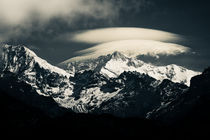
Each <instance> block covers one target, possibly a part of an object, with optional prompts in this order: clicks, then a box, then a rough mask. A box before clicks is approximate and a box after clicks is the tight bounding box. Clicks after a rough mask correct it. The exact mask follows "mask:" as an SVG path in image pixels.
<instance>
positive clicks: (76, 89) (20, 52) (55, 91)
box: [0, 45, 210, 133]
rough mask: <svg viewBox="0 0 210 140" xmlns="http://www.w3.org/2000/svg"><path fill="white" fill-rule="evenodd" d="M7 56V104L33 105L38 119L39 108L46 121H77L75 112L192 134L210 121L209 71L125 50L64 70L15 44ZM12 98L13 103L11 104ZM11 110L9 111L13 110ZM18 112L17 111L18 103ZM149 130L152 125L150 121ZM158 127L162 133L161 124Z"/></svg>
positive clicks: (1, 80)
mask: <svg viewBox="0 0 210 140" xmlns="http://www.w3.org/2000/svg"><path fill="white" fill-rule="evenodd" d="M1 57H2V58H1V74H0V85H1V86H0V91H1V93H2V94H1V96H2V102H1V103H2V104H3V105H2V106H11V105H13V104H14V103H15V104H17V103H18V105H17V106H19V102H21V105H20V106H23V105H22V103H23V104H24V109H25V105H27V106H30V107H32V110H35V112H36V113H35V114H34V112H32V114H33V115H32V116H33V119H34V117H35V118H36V119H37V118H39V117H40V116H39V115H40V111H38V113H37V111H36V110H37V109H38V110H41V112H44V114H45V115H44V116H43V115H41V116H42V117H44V118H45V119H46V117H47V116H50V118H63V117H62V116H66V115H65V114H68V113H70V114H71V115H70V116H69V115H67V116H68V117H70V118H71V119H72V117H73V116H75V115H74V113H76V114H81V113H82V114H83V113H84V114H87V115H89V114H91V115H96V116H100V115H103V114H110V115H113V116H116V117H119V118H136V117H137V118H143V119H146V120H152V121H157V122H162V123H164V124H170V125H172V124H173V126H178V128H179V129H181V127H184V128H185V127H186V126H187V127H186V129H188V130H191V129H190V127H189V126H192V128H194V127H193V126H194V125H196V126H202V125H203V124H205V123H206V122H210V121H209V120H208V118H209V117H210V115H209V114H210V113H209V111H208V108H209V107H210V104H209V101H210V89H209V84H210V81H209V79H210V69H209V68H207V69H205V70H204V71H203V72H202V73H200V72H195V71H192V70H188V69H186V68H184V67H181V66H177V65H174V64H172V65H167V66H155V65H152V64H148V63H145V62H143V61H141V60H138V59H136V58H129V57H127V56H125V55H123V54H121V53H119V52H114V53H113V54H110V55H107V56H100V57H99V58H97V59H92V60H86V61H78V62H71V63H68V64H65V65H64V64H63V65H62V68H58V67H56V66H53V65H51V64H49V63H48V62H47V61H45V60H43V59H41V58H40V57H38V56H37V55H36V54H35V53H34V52H33V51H31V50H30V49H28V48H27V47H24V46H12V45H3V46H2V54H1ZM5 93H6V94H5ZM10 97H11V98H12V100H11V99H10ZM7 100H9V102H6V105H5V104H4V103H5V101H7ZM16 100H17V101H18V102H17V101H16ZM13 102H14V103H13ZM16 102H17V103H16ZM6 108H7V109H6V112H7V111H8V110H11V107H9V108H8V107H6ZM12 108H13V109H12V110H13V111H14V109H15V108H16V105H15V107H14V106H12ZM21 108H22V107H21ZM26 108H28V107H26ZM15 110H16V109H15ZM15 112H16V111H15ZM72 113H73V114H72ZM37 114H39V115H38V116H37ZM41 114H42V113H41ZM13 115H14V114H13ZM34 115H35V116H34ZM72 115H73V116H72ZM76 116H78V115H76ZM76 116H75V117H76ZM82 116H83V115H82ZM80 117H81V116H80ZM84 117H85V116H84ZM9 118H10V117H9ZM23 118H25V117H23ZM82 118H83V117H82ZM88 118H89V117H88ZM93 118H95V117H93ZM96 118H98V117H96ZM99 118H100V117H99ZM102 118H103V121H104V117H102ZM13 119H14V118H13ZM17 119H18V118H17ZM33 119H32V120H33ZM45 119H44V120H45ZM66 119H67V118H66V117H64V120H66ZM11 120H12V118H11ZM21 120H22V119H21ZM30 120H31V119H30ZM47 120H48V119H47ZM50 120H51V119H50ZM73 120H75V118H74V119H73ZM105 120H106V121H104V123H106V122H107V121H108V120H110V117H108V119H107V117H105ZM111 120H112V119H111ZM18 121H19V120H18ZM78 121H79V122H80V121H81V120H78ZM88 121H89V120H87V122H86V123H88ZM128 122H130V121H128ZM143 122H144V121H143ZM10 123H11V122H10ZM24 123H26V122H25V121H24ZM27 123H28V122H27ZM27 123H26V124H27ZM34 123H35V124H37V123H38V122H34ZM71 123H72V121H71ZM141 123H142V121H141ZM12 124H13V123H12ZM201 124H202V125H201ZM7 125H8V124H6V126H7ZM21 125H22V124H21ZM31 125H32V126H33V124H30V125H29V126H31ZM104 125H105V124H103V126H104ZM144 126H148V125H147V123H146V125H144ZM149 126H151V125H149ZM27 127H28V125H27ZM151 127H153V125H152V126H151ZM154 127H155V129H156V127H159V125H155V126H154ZM73 129H75V128H73ZM125 129H126V131H128V130H127V128H125ZM113 130H115V129H114V127H113ZM132 130H133V129H132ZM182 130H184V129H182ZM75 131H76V130H75ZM184 131H185V130H184ZM88 132H89V131H88ZM158 132H159V131H158ZM131 133H132V132H131Z"/></svg>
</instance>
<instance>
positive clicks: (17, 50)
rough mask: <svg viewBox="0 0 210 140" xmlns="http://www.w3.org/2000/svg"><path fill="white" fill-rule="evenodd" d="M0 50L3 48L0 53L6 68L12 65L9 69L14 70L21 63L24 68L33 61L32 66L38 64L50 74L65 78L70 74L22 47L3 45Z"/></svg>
mask: <svg viewBox="0 0 210 140" xmlns="http://www.w3.org/2000/svg"><path fill="white" fill-rule="evenodd" d="M2 48H3V52H2V53H3V63H5V66H6V67H7V66H9V65H13V66H11V67H9V68H14V67H15V66H14V65H20V64H21V63H24V64H23V66H26V65H27V64H26V63H28V65H31V63H30V62H31V61H34V64H38V65H39V66H40V67H42V68H44V69H47V70H49V71H51V72H55V73H58V74H62V75H65V76H67V77H69V76H70V74H69V73H67V72H66V71H65V70H63V69H60V68H58V67H55V66H53V65H51V64H49V63H48V62H47V61H46V60H44V59H42V58H40V57H38V56H37V55H36V54H35V53H34V52H33V51H32V50H30V49H28V48H27V47H25V46H23V45H17V46H13V45H8V44H4V45H2ZM21 57H25V58H24V59H29V60H24V61H20V60H23V59H21ZM8 59H9V60H8ZM29 63H30V64H29ZM15 68H16V67H15ZM12 71H13V70H12Z"/></svg>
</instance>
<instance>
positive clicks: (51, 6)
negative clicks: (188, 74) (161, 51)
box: [0, 0, 210, 71]
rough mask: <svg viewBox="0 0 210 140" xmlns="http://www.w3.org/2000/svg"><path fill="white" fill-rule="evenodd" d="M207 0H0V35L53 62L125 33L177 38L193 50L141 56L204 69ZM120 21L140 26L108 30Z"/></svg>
mask: <svg viewBox="0 0 210 140" xmlns="http://www.w3.org/2000/svg"><path fill="white" fill-rule="evenodd" d="M207 2H208V1H204V0H203V1H200V0H62V1H61V0H30V1H29V0H0V41H1V42H4V43H9V44H22V45H26V46H28V47H29V48H31V49H32V50H34V51H35V52H36V53H37V54H38V56H41V57H42V58H44V59H46V60H47V61H49V62H50V63H52V64H58V63H60V62H63V61H65V60H67V59H69V58H72V57H75V56H77V55H78V52H81V51H83V50H87V49H91V48H92V47H95V46H100V43H103V44H106V43H108V42H110V41H118V40H119V41H120V40H125V39H126V38H127V39H129V40H131V39H135V40H136V39H139V40H142V39H144V40H145V39H146V40H154V41H161V42H165V43H175V44H178V45H181V46H184V47H186V48H189V49H190V51H188V52H187V53H179V54H176V55H160V57H152V56H149V55H141V56H139V58H140V59H143V60H145V61H148V62H153V63H155V64H159V65H165V64H170V63H175V64H179V65H182V66H185V67H187V68H191V69H194V70H200V71H202V70H203V69H204V68H205V67H207V66H209V65H210V63H209V62H210V46H209V44H210V35H209V32H210V27H209V25H210V20H209V13H210V9H209V4H208V3H207ZM115 27H117V28H118V27H121V28H122V27H123V28H125V27H127V28H126V29H128V28H129V29H133V28H135V29H138V31H137V30H135V31H133V30H132V34H131V32H129V31H131V30H127V32H122V31H120V34H118V33H116V35H115V36H114V35H112V36H111V35H110V33H108V32H107V30H104V28H108V29H113V28H115ZM131 27H132V28H131ZM98 29H100V30H98ZM142 29H143V30H144V31H145V32H143V30H142ZM151 29H152V30H151ZM92 31H100V32H92ZM109 31H113V30H109ZM91 33H94V34H91ZM125 33H126V34H127V36H125V35H124V34H125ZM129 33H130V34H131V35H128V34H129ZM99 35H100V36H99ZM134 35H135V36H134ZM91 36H93V37H92V38H91ZM106 36H107V37H106ZM116 36H118V37H117V38H116ZM94 39H95V40H94ZM137 42H138V41H137ZM140 42H141V41H140ZM115 44H116V43H115ZM102 46H103V47H104V45H102ZM134 46H135V45H134Z"/></svg>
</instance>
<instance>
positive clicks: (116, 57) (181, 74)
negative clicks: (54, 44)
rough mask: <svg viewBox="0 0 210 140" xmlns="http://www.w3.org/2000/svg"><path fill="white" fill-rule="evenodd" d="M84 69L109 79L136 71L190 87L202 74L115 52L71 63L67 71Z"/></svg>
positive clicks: (173, 65)
mask: <svg viewBox="0 0 210 140" xmlns="http://www.w3.org/2000/svg"><path fill="white" fill-rule="evenodd" d="M84 68H86V70H93V71H95V72H98V73H100V74H102V75H104V76H106V77H109V78H114V77H118V76H119V75H120V74H121V73H123V72H124V71H136V72H139V73H144V74H148V75H149V76H151V77H153V78H155V79H157V80H160V81H162V80H164V79H169V80H171V81H173V82H178V83H183V84H185V85H188V86H189V85H190V79H191V77H193V76H195V75H198V74H200V72H196V71H192V70H188V69H186V68H184V67H181V66H177V65H175V64H171V65H167V66H155V65H152V64H149V63H145V62H143V61H141V60H138V59H136V58H132V57H128V56H125V55H123V54H122V53H120V52H114V53H113V54H111V55H110V54H109V55H107V56H101V57H98V58H97V59H92V60H86V61H81V62H76V63H69V64H68V67H66V68H65V69H66V70H67V71H68V70H72V69H74V70H75V72H81V71H84Z"/></svg>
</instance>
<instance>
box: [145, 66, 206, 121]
mask: <svg viewBox="0 0 210 140" xmlns="http://www.w3.org/2000/svg"><path fill="white" fill-rule="evenodd" d="M209 85H210V68H207V69H205V70H204V72H203V73H202V74H201V75H197V76H195V77H193V78H192V79H191V84H190V87H189V89H188V90H186V91H185V92H184V94H178V95H177V97H176V98H175V99H174V100H173V101H171V102H169V103H168V104H167V105H166V106H162V107H160V108H158V109H155V110H153V111H152V112H151V113H150V114H148V118H150V119H156V120H161V121H164V122H170V123H172V122H174V121H179V120H184V122H186V121H190V122H191V123H192V122H193V123H196V122H195V121H198V120H199V122H197V123H201V122H205V120H208V121H209V117H210V112H209V107H210V87H209ZM187 118H191V120H187ZM185 119H186V120H185ZM192 120H193V121H192ZM205 123H206V122H205ZM194 125H196V124H194Z"/></svg>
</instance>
